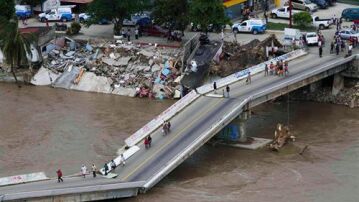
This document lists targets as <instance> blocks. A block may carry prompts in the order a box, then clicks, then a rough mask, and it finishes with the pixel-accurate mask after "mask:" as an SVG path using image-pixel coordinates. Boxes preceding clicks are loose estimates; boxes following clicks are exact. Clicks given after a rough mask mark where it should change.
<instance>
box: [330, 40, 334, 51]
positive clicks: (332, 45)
mask: <svg viewBox="0 0 359 202" xmlns="http://www.w3.org/2000/svg"><path fill="white" fill-rule="evenodd" d="M333 53H334V41H332V42H331V43H330V54H333Z"/></svg>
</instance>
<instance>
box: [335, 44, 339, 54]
mask: <svg viewBox="0 0 359 202" xmlns="http://www.w3.org/2000/svg"><path fill="white" fill-rule="evenodd" d="M335 51H336V53H337V55H339V51H340V47H339V43H338V42H337V43H335Z"/></svg>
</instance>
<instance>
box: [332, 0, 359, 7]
mask: <svg viewBox="0 0 359 202" xmlns="http://www.w3.org/2000/svg"><path fill="white" fill-rule="evenodd" d="M337 2H339V3H346V4H353V5H358V6H359V1H358V0H338V1H337Z"/></svg>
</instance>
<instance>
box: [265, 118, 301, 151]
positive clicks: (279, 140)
mask: <svg viewBox="0 0 359 202" xmlns="http://www.w3.org/2000/svg"><path fill="white" fill-rule="evenodd" d="M289 141H293V142H294V141H295V136H293V135H291V134H290V131H289V127H288V126H284V125H282V124H280V123H278V124H277V128H276V130H275V132H274V138H273V142H272V143H271V144H269V148H270V149H272V150H273V151H279V149H280V148H282V147H283V146H284V145H285V144H286V143H288V142H289Z"/></svg>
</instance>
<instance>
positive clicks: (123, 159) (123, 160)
mask: <svg viewBox="0 0 359 202" xmlns="http://www.w3.org/2000/svg"><path fill="white" fill-rule="evenodd" d="M120 157H121V164H122V166H125V165H126V160H125V157H124V156H123V154H121V155H120Z"/></svg>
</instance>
